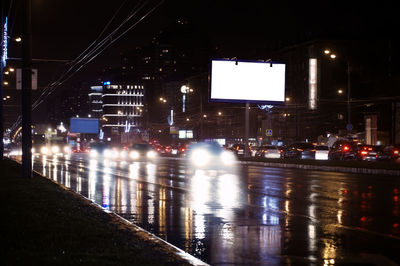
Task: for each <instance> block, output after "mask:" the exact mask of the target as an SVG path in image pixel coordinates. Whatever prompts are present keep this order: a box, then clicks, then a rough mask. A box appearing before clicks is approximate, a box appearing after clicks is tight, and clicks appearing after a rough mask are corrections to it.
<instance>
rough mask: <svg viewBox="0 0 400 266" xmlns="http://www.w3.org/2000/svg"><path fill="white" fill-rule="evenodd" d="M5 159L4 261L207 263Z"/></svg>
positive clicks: (0, 174) (0, 175) (1, 186)
mask: <svg viewBox="0 0 400 266" xmlns="http://www.w3.org/2000/svg"><path fill="white" fill-rule="evenodd" d="M21 172H22V170H21V166H20V165H19V164H18V163H16V162H14V161H11V160H9V159H6V158H5V159H4V160H3V161H0V195H1V196H0V197H1V202H2V203H3V207H2V209H3V214H2V218H1V222H0V227H1V239H2V246H3V248H2V249H1V252H0V258H1V261H2V262H1V264H2V265H201V264H203V265H206V264H204V263H202V262H201V261H199V260H197V259H195V258H193V257H191V256H190V255H188V254H187V253H184V252H183V251H181V250H179V249H177V248H175V247H173V246H171V245H169V244H168V243H166V242H164V241H162V240H160V239H158V238H157V237H155V236H153V235H151V234H150V233H147V232H146V231H144V230H142V229H140V228H138V227H136V226H134V225H132V224H131V223H129V222H127V221H124V220H123V219H121V218H120V217H119V216H117V215H115V214H113V213H106V212H104V211H103V210H102V209H100V208H99V207H98V206H97V205H95V204H93V203H92V202H91V201H89V200H87V199H85V198H83V197H82V196H80V195H78V194H76V193H74V192H72V191H70V190H69V189H67V188H65V187H62V186H60V185H58V184H56V183H54V182H53V181H51V180H50V179H47V178H45V177H43V176H40V175H38V174H34V177H33V178H31V179H24V178H22V177H21Z"/></svg>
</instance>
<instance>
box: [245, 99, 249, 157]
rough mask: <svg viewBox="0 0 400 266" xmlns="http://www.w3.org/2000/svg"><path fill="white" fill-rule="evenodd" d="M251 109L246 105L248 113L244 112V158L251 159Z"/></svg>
mask: <svg viewBox="0 0 400 266" xmlns="http://www.w3.org/2000/svg"><path fill="white" fill-rule="evenodd" d="M249 108H250V104H249V103H248V102H247V103H246V111H245V112H244V120H245V123H244V124H245V129H244V157H249V124H250V123H249Z"/></svg>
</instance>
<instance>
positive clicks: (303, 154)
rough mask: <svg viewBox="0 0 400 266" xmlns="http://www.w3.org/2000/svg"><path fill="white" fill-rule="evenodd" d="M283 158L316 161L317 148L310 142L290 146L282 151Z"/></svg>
mask: <svg viewBox="0 0 400 266" xmlns="http://www.w3.org/2000/svg"><path fill="white" fill-rule="evenodd" d="M281 158H283V159H286V158H297V159H315V146H314V145H313V144H312V143H308V142H298V143H293V144H290V145H288V146H286V147H284V148H283V149H282V152H281Z"/></svg>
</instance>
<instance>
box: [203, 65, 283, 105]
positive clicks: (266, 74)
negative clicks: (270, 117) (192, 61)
mask: <svg viewBox="0 0 400 266" xmlns="http://www.w3.org/2000/svg"><path fill="white" fill-rule="evenodd" d="M210 100H211V101H221V102H224V101H225V102H259V103H270V104H282V103H284V101H285V64H278V63H270V62H247V61H236V60H221V59H215V60H212V61H211V79H210Z"/></svg>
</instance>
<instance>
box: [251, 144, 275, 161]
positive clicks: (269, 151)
mask: <svg viewBox="0 0 400 266" xmlns="http://www.w3.org/2000/svg"><path fill="white" fill-rule="evenodd" d="M255 157H262V158H281V151H280V150H279V149H278V147H276V146H272V145H267V146H261V147H259V148H258V149H257V151H256V153H255Z"/></svg>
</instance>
